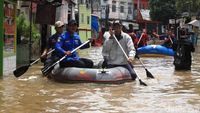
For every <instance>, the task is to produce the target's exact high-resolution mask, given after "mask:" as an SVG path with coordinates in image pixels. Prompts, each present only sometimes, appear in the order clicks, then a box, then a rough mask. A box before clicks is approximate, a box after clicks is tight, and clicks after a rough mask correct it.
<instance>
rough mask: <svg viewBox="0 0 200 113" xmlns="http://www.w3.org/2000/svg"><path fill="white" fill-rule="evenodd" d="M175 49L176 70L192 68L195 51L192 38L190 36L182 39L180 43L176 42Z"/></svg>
mask: <svg viewBox="0 0 200 113" xmlns="http://www.w3.org/2000/svg"><path fill="white" fill-rule="evenodd" d="M174 49H175V55H174V66H175V70H190V69H191V65H192V55H191V52H194V51H195V48H194V46H193V44H192V42H191V40H189V38H184V39H181V40H180V41H179V42H178V44H176V43H175V45H174Z"/></svg>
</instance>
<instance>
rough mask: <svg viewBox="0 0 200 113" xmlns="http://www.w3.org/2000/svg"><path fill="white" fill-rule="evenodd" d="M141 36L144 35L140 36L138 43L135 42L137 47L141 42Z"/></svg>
mask: <svg viewBox="0 0 200 113" xmlns="http://www.w3.org/2000/svg"><path fill="white" fill-rule="evenodd" d="M143 34H144V33H142V34H141V36H140V38H139V40H138V42H137V46H138V45H139V44H140V41H141V39H142V36H143Z"/></svg>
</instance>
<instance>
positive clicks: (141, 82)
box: [113, 35, 147, 86]
mask: <svg viewBox="0 0 200 113" xmlns="http://www.w3.org/2000/svg"><path fill="white" fill-rule="evenodd" d="M113 37H114V39H115V41H116V42H117V44H118V45H119V47H120V48H121V50H122V52H123V53H124V55H125V57H126V59H127V60H128V55H127V54H126V52H125V51H124V49H123V48H122V46H121V44H120V43H119V41H118V40H117V38H116V37H115V35H113ZM129 64H130V65H132V64H131V63H129ZM136 76H137V77H138V79H139V81H140V85H144V86H147V84H146V83H144V82H143V81H142V80H141V78H140V76H138V75H137V74H136Z"/></svg>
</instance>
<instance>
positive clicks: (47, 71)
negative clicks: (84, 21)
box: [42, 40, 90, 76]
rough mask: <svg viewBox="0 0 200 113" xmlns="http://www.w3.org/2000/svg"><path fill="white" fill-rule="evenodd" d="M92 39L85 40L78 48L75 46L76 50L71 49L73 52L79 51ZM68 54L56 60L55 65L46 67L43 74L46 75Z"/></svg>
mask: <svg viewBox="0 0 200 113" xmlns="http://www.w3.org/2000/svg"><path fill="white" fill-rule="evenodd" d="M89 42H90V40H88V41H86V42H84V43H83V44H81V45H80V46H78V47H77V48H75V49H74V50H72V51H71V53H73V52H75V51H77V50H78V49H80V48H81V47H83V46H84V45H85V44H87V43H89ZM66 56H67V55H65V56H63V57H62V58H61V59H59V60H58V61H57V62H55V63H54V64H53V65H51V66H49V67H48V68H47V69H45V70H44V71H42V72H43V74H44V75H45V76H46V75H47V74H48V73H49V72H50V71H51V70H52V69H53V67H54V66H55V65H56V64H58V63H59V62H60V61H62V60H63V59H65V57H66Z"/></svg>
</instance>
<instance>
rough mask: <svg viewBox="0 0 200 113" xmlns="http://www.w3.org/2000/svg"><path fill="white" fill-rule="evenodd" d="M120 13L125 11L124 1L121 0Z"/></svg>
mask: <svg viewBox="0 0 200 113" xmlns="http://www.w3.org/2000/svg"><path fill="white" fill-rule="evenodd" d="M120 13H124V2H120Z"/></svg>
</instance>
